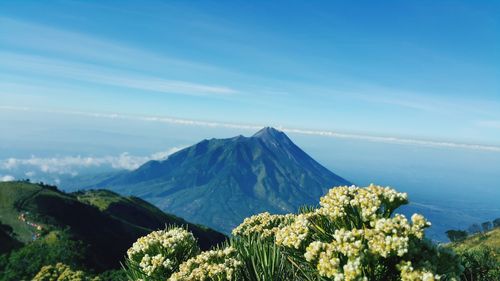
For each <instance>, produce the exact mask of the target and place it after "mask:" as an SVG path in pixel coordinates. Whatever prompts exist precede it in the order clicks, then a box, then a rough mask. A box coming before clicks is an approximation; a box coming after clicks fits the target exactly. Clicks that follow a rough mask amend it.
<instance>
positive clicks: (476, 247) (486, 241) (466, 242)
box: [447, 227, 500, 281]
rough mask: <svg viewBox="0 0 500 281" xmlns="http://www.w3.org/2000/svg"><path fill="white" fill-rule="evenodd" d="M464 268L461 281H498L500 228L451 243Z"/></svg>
mask: <svg viewBox="0 0 500 281" xmlns="http://www.w3.org/2000/svg"><path fill="white" fill-rule="evenodd" d="M447 247H449V248H451V249H453V250H454V251H455V252H456V253H457V255H458V257H459V259H460V262H461V264H462V266H463V267H464V271H463V274H462V275H461V280H462V281H490V280H500V228H499V227H496V228H494V229H493V230H490V231H488V232H483V233H477V234H474V235H471V236H469V237H467V238H465V239H463V240H460V241H455V242H451V243H449V244H448V245H447Z"/></svg>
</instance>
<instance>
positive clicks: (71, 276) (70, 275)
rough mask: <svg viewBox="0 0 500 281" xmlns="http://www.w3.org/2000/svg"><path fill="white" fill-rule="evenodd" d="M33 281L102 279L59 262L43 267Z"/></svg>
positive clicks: (93, 280) (92, 280)
mask: <svg viewBox="0 0 500 281" xmlns="http://www.w3.org/2000/svg"><path fill="white" fill-rule="evenodd" d="M33 281H100V279H99V277H93V276H90V275H88V274H87V273H85V272H83V271H81V270H73V269H72V268H71V267H69V266H67V265H65V264H63V263H57V264H56V265H47V266H44V267H42V268H41V269H40V271H39V272H38V273H37V274H36V275H35V277H34V278H33Z"/></svg>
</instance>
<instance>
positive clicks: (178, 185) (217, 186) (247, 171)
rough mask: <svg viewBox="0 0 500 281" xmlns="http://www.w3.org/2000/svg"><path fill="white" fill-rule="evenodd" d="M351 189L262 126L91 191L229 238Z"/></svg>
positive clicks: (204, 143)
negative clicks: (139, 201)
mask: <svg viewBox="0 0 500 281" xmlns="http://www.w3.org/2000/svg"><path fill="white" fill-rule="evenodd" d="M339 185H350V182H349V181H347V180H345V179H344V178H342V177H340V176H338V175H336V174H334V173H333V172H331V171H329V170H328V169H327V168H325V167H324V166H322V165H321V164H319V163H318V162H316V161H315V160H314V159H313V158H311V157H310V156H309V155H307V153H305V152H304V151H303V150H302V149H300V148H299V147H298V146H297V145H295V144H294V143H293V141H292V140H291V139H290V138H288V136H287V135H286V134H285V133H283V132H281V131H278V130H276V129H274V128H271V127H265V128H263V129H262V130H260V131H258V132H257V133H255V134H254V135H252V136H250V137H244V136H241V135H240V136H235V137H232V138H226V139H215V138H212V139H205V140H202V141H200V142H198V143H196V144H194V145H192V146H190V147H187V148H184V149H182V150H180V151H178V152H176V153H174V154H172V155H170V156H169V157H168V158H167V159H165V160H161V161H157V160H153V161H149V162H146V163H145V164H143V165H142V166H140V167H139V168H138V169H136V170H133V171H131V172H127V173H123V174H120V175H117V176H114V177H110V178H107V179H105V180H103V181H101V182H99V183H97V184H94V185H92V186H89V187H91V188H108V189H111V190H114V191H116V192H119V193H120V194H131V195H134V196H138V197H141V198H143V199H145V200H147V201H149V202H151V203H153V204H155V205H156V206H158V207H159V208H160V209H162V210H165V211H168V212H170V213H173V214H176V215H178V216H180V217H183V218H186V219H187V220H190V221H193V222H196V223H201V224H204V225H207V226H209V227H212V228H215V229H217V230H221V231H223V232H225V233H229V232H230V231H231V229H232V228H234V227H235V226H237V225H238V224H239V223H240V222H241V221H242V220H243V218H245V217H248V216H250V215H252V214H255V213H259V212H264V211H269V212H272V213H286V212H294V211H296V210H297V208H298V207H299V206H301V205H305V204H316V203H317V200H318V199H319V198H320V197H321V196H322V195H323V194H324V193H325V192H326V191H327V190H328V189H329V188H331V187H333V186H339Z"/></svg>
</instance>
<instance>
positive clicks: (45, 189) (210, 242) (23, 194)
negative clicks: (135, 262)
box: [0, 182, 226, 280]
mask: <svg viewBox="0 0 500 281" xmlns="http://www.w3.org/2000/svg"><path fill="white" fill-rule="evenodd" d="M165 225H178V226H184V227H187V228H188V229H189V230H190V231H191V232H193V234H194V235H195V236H196V237H197V239H198V242H199V244H200V247H201V248H203V249H208V248H210V247H212V246H215V245H217V244H219V243H221V242H223V241H225V239H226V236H224V235H223V234H221V233H219V232H216V231H214V230H211V229H208V228H206V227H202V226H199V225H194V224H191V223H188V222H186V221H185V220H183V219H181V218H178V217H176V216H173V215H168V214H165V213H163V212H162V211H161V210H159V209H158V208H156V207H155V206H153V205H151V204H150V203H147V202H146V201H144V200H142V199H139V198H135V197H123V196H120V195H118V194H116V193H114V192H111V191H108V190H89V191H84V192H76V193H69V194H68V193H64V192H61V191H59V190H57V188H56V187H54V186H47V185H42V184H32V183H28V182H3V183H0V245H2V246H1V247H0V250H1V251H2V252H0V254H2V253H5V252H8V251H11V250H13V249H16V248H18V249H19V248H20V247H22V246H23V245H26V246H25V247H28V246H30V245H32V244H33V245H38V246H39V247H40V248H43V249H45V250H46V247H50V245H55V244H57V243H59V244H60V241H59V240H61V239H63V238H64V237H70V240H74V241H78V243H80V244H81V245H83V246H85V247H81V248H82V253H81V254H82V255H83V257H82V259H83V260H84V261H85V265H86V266H87V267H89V268H91V269H93V270H96V271H103V270H107V269H111V268H119V267H120V261H122V259H123V257H124V256H125V255H126V251H127V249H128V248H129V247H130V246H131V245H132V243H133V242H135V240H136V239H137V238H139V237H141V236H144V235H146V234H148V233H150V232H151V231H154V230H157V229H163V228H164V227H165ZM45 242H46V243H45ZM70 244H71V243H70ZM80 244H78V245H80ZM63 245H66V244H64V243H63ZM87 247H88V250H86V251H84V250H83V248H87ZM77 248H78V247H77ZM21 250H22V249H21ZM45 250H43V251H45ZM13 251H14V252H15V251H16V250H13ZM43 251H42V252H43ZM25 252H26V249H25ZM35 252H39V251H35ZM0 264H1V262H0ZM37 269H39V268H37ZM1 271H2V270H1V268H0V272H1ZM0 280H1V279H0Z"/></svg>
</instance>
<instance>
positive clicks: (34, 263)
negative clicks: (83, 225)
mask: <svg viewBox="0 0 500 281" xmlns="http://www.w3.org/2000/svg"><path fill="white" fill-rule="evenodd" d="M86 248H87V247H86V246H85V245H84V244H83V243H82V242H80V241H75V240H73V239H72V237H70V235H69V234H68V233H67V232H52V233H50V234H49V235H47V236H46V237H45V238H44V239H40V240H37V241H34V242H32V243H30V244H28V245H26V246H24V247H22V248H20V249H18V250H14V251H12V252H11V253H10V254H9V255H5V256H3V258H4V263H5V265H4V268H3V270H2V272H1V273H0V280H2V281H11V280H28V279H30V278H32V277H33V276H34V275H35V274H36V273H37V272H38V271H39V270H40V268H41V267H42V266H45V265H51V264H56V263H58V262H62V263H64V264H67V265H69V266H71V267H79V266H81V265H82V264H85V252H86Z"/></svg>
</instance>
